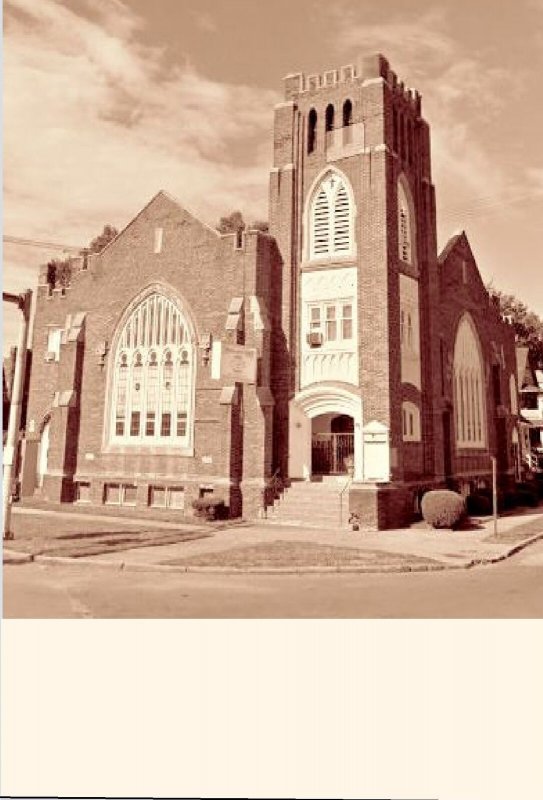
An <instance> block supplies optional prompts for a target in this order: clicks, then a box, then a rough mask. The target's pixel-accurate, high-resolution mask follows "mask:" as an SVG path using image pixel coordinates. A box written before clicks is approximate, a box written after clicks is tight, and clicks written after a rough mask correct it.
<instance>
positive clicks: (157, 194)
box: [96, 189, 221, 256]
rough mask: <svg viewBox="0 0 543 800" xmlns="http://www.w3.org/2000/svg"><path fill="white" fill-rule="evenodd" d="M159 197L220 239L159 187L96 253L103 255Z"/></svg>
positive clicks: (219, 235) (209, 227)
mask: <svg viewBox="0 0 543 800" xmlns="http://www.w3.org/2000/svg"><path fill="white" fill-rule="evenodd" d="M160 198H165V199H166V200H167V201H168V202H169V203H172V204H173V205H175V206H176V207H177V208H178V209H179V211H182V212H183V213H184V214H187V215H188V216H189V217H191V218H192V219H193V220H195V221H196V222H198V223H199V224H200V225H202V227H204V228H207V229H208V230H209V231H211V233H214V234H215V236H216V237H217V238H219V239H220V237H221V234H220V233H219V232H218V231H217V230H215V228H212V227H211V225H208V224H207V222H203V221H202V220H201V219H199V218H198V217H197V216H196V215H195V214H193V212H192V211H190V210H189V209H188V208H187V207H186V206H185V205H183V204H182V203H181V201H180V200H178V198H177V197H174V196H173V195H172V194H170V193H169V192H166V191H165V190H164V189H160V190H159V191H158V192H157V193H156V194H155V195H153V197H152V198H151V199H150V200H149V202H148V203H146V204H145V205H144V206H143V208H142V209H140V211H138V213H137V214H136V216H135V217H132V219H131V220H130V222H128V223H127V224H126V225H125V226H124V228H122V229H121V230H120V231H119V233H118V234H117V236H115V238H114V239H112V240H111V241H110V242H108V243H107V244H106V246H105V247H104V248H103V249H102V250H100V252H99V253H97V254H96V255H99V256H101V255H103V254H104V253H105V252H106V250H107V249H108V248H109V247H111V246H112V245H113V244H114V243H115V242H116V241H117V239H119V238H120V237H121V236H122V235H123V234H124V233H125V231H127V230H128V228H130V227H131V226H132V225H133V224H134V223H135V222H136V221H137V220H138V219H139V218H140V217H141V215H142V214H144V213H145V211H147V209H148V208H150V207H151V206H152V205H153V204H154V203H156V202H157V201H158V200H159V199H160Z"/></svg>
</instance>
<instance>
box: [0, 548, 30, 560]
mask: <svg viewBox="0 0 543 800" xmlns="http://www.w3.org/2000/svg"><path fill="white" fill-rule="evenodd" d="M2 555H3V562H4V564H29V563H30V562H31V561H33V560H34V556H33V555H32V554H31V553H24V552H23V553H22V552H20V551H19V550H6V549H5V548H4V549H3V552H2Z"/></svg>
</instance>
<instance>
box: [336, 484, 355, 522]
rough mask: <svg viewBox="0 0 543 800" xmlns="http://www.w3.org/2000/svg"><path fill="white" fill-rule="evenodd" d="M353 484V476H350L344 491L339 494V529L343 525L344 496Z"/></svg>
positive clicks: (343, 488)
mask: <svg viewBox="0 0 543 800" xmlns="http://www.w3.org/2000/svg"><path fill="white" fill-rule="evenodd" d="M352 482H353V476H352V475H349V477H348V478H347V480H346V481H345V485H344V486H343V487H342V489H341V491H340V493H339V527H340V528H341V526H342V525H343V495H344V494H345V492H346V491H347V489H348V488H349V486H350V485H351V483H352Z"/></svg>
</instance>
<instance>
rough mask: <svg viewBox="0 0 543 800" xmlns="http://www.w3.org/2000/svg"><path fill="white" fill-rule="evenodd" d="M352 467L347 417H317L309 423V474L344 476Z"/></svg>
mask: <svg viewBox="0 0 543 800" xmlns="http://www.w3.org/2000/svg"><path fill="white" fill-rule="evenodd" d="M352 467H354V419H353V418H352V417H351V416H349V415H348V414H334V413H327V414H320V415H319V416H318V417H313V419H312V421H311V472H312V474H313V475H346V474H348V473H349V472H350V471H352V469H351V468H352Z"/></svg>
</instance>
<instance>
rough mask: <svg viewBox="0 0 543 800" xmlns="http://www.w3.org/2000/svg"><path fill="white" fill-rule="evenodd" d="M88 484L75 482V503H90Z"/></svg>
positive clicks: (87, 482) (86, 482)
mask: <svg viewBox="0 0 543 800" xmlns="http://www.w3.org/2000/svg"><path fill="white" fill-rule="evenodd" d="M90 499H91V497H90V482H89V481H77V482H76V484H75V501H76V503H90Z"/></svg>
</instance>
